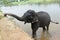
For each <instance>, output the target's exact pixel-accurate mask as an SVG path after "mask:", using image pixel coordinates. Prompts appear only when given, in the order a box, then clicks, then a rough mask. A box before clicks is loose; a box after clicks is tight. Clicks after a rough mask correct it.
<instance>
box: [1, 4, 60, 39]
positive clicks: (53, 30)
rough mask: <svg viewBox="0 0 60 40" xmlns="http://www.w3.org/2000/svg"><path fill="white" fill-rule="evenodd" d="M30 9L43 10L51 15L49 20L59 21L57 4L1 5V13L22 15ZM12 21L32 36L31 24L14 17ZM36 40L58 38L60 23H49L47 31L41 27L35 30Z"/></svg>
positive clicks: (59, 7) (59, 36) (59, 14)
mask: <svg viewBox="0 0 60 40" xmlns="http://www.w3.org/2000/svg"><path fill="white" fill-rule="evenodd" d="M29 9H32V10H35V12H38V11H45V12H48V13H49V15H50V16H51V20H53V21H55V22H56V21H57V22H59V23H60V6H59V4H49V5H43V4H40V5H37V4H32V5H31V4H26V5H19V6H7V7H5V6H2V7H1V10H2V11H3V13H13V14H16V15H18V16H20V17H21V16H22V15H23V14H24V13H25V12H26V11H27V10H29ZM14 22H15V23H16V24H17V25H18V26H19V27H21V28H22V29H23V30H24V31H25V32H26V33H28V34H29V35H30V36H32V30H31V24H30V23H27V24H24V22H21V21H18V20H16V19H14ZM36 33H37V37H36V39H37V40H60V24H54V23H50V27H49V32H48V33H47V32H45V33H43V31H42V28H39V29H38V30H37V32H36Z"/></svg>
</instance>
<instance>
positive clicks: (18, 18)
mask: <svg viewBox="0 0 60 40" xmlns="http://www.w3.org/2000/svg"><path fill="white" fill-rule="evenodd" d="M7 15H9V16H12V17H15V18H16V19H17V20H19V21H24V19H23V18H22V17H18V16H17V15H14V14H8V13H5V14H4V16H7Z"/></svg>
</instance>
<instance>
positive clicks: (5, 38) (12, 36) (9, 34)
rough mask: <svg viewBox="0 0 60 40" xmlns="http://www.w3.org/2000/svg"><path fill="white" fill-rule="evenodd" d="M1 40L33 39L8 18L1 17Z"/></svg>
mask: <svg viewBox="0 0 60 40" xmlns="http://www.w3.org/2000/svg"><path fill="white" fill-rule="evenodd" d="M0 40H33V39H32V38H31V37H30V36H29V35H28V34H27V33H26V32H24V31H23V30H22V29H21V28H19V27H18V26H17V25H15V24H14V23H13V22H12V21H10V20H9V19H7V18H2V19H0Z"/></svg>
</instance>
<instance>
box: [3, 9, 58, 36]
mask: <svg viewBox="0 0 60 40" xmlns="http://www.w3.org/2000/svg"><path fill="white" fill-rule="evenodd" d="M7 15H10V16H13V17H15V18H16V19H17V20H19V21H24V22H25V23H24V24H26V23H31V28H32V37H35V36H36V31H37V29H38V28H39V27H42V28H43V31H45V30H47V31H48V30H49V24H50V22H53V21H51V18H50V16H49V14H48V13H47V12H44V11H40V12H35V11H34V10H28V11H26V12H25V13H24V15H23V16H22V17H18V16H17V15H14V14H7V13H5V14H4V16H7ZM53 23H56V24H58V22H53Z"/></svg>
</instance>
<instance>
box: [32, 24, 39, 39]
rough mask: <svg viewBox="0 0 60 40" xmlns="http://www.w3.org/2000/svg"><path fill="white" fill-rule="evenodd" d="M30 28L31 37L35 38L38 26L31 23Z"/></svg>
mask: <svg viewBox="0 0 60 40" xmlns="http://www.w3.org/2000/svg"><path fill="white" fill-rule="evenodd" d="M31 28H32V37H33V38H35V37H36V31H37V29H38V26H37V24H35V23H32V25H31Z"/></svg>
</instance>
